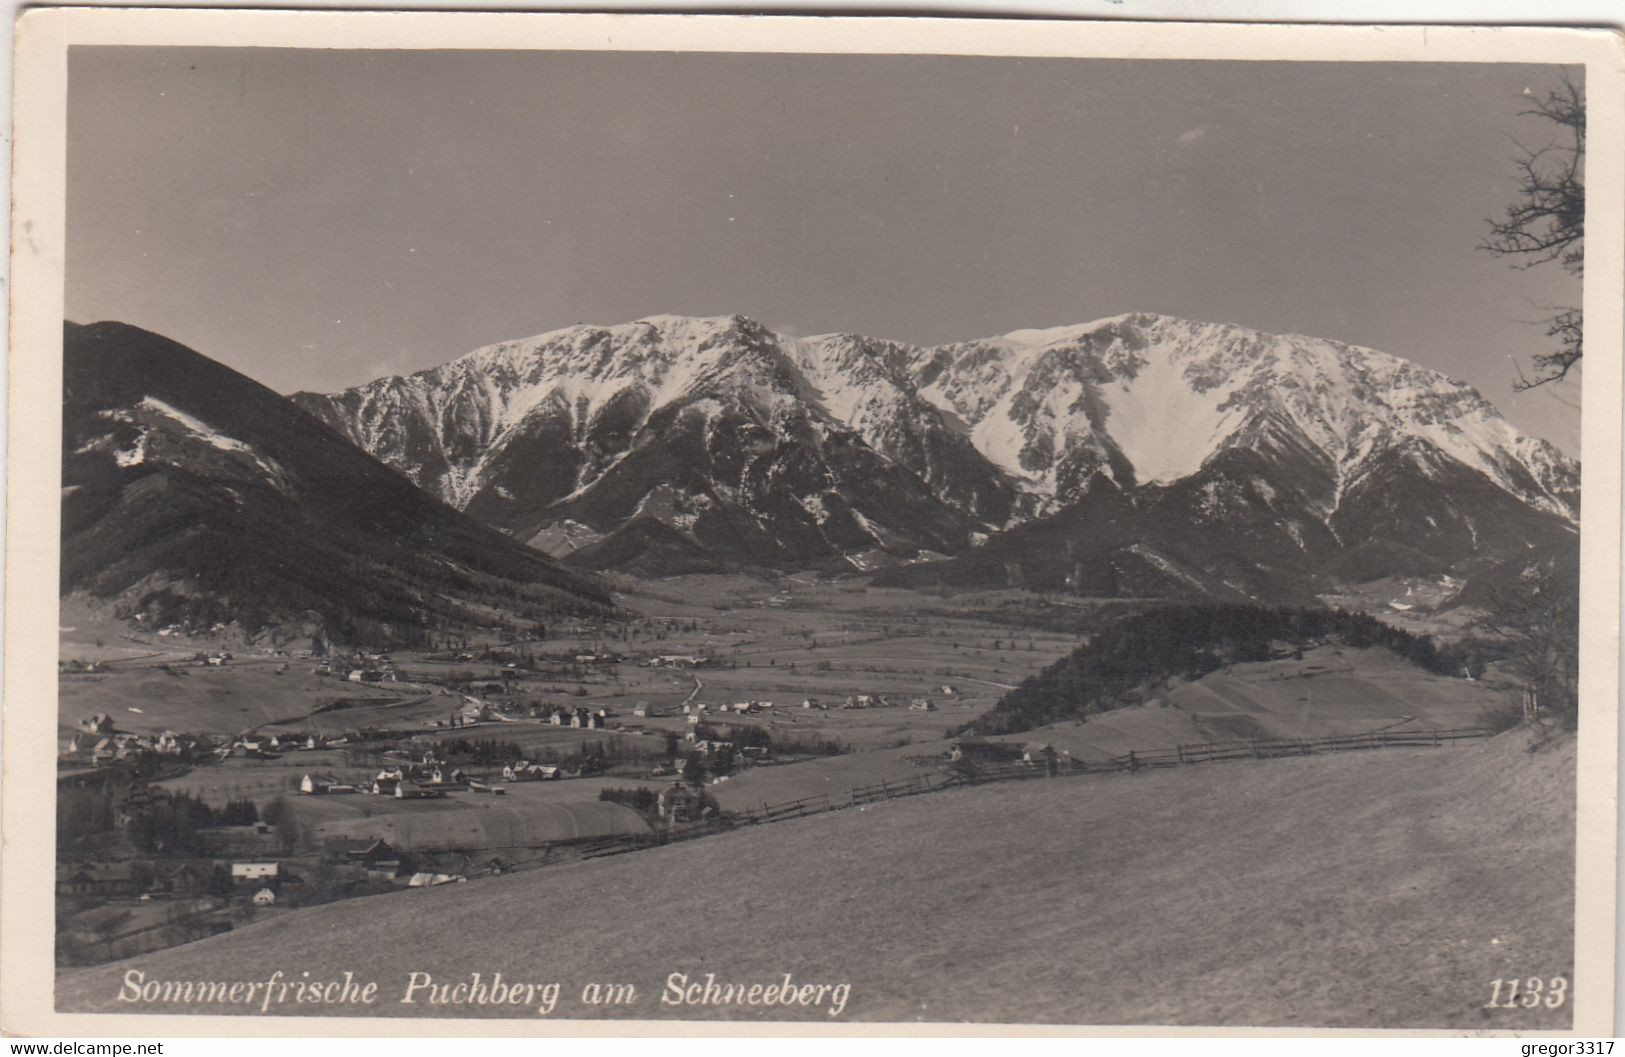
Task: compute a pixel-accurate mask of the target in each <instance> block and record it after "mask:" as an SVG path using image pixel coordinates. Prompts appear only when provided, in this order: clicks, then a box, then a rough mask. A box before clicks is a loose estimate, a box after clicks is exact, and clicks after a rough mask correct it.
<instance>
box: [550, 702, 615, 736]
mask: <svg viewBox="0 0 1625 1057" xmlns="http://www.w3.org/2000/svg"><path fill="white" fill-rule="evenodd" d="M536 718H537V719H545V720H547V722H549V723H551V724H553V726H555V727H574V728H575V729H577V730H602V729H603V728H604V723H605V721H606V720H608V719H609V709H607V708H600V709H588V708H583V707H580V706H577V707H576V708H563V707H561V706H558V705H548V706H544V707H543V708H540V709H538V710H537V713H536Z"/></svg>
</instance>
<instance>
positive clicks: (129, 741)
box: [62, 712, 208, 766]
mask: <svg viewBox="0 0 1625 1057" xmlns="http://www.w3.org/2000/svg"><path fill="white" fill-rule="evenodd" d="M76 727H77V729H75V730H74V732H73V733H72V734H71V735H69V737H68V740H67V741H66V742H65V743H63V746H62V759H63V760H64V761H65V762H70V763H87V764H90V765H92V766H100V765H102V764H109V763H115V762H117V761H119V760H128V759H130V758H132V757H134V756H137V755H139V754H141V753H148V752H151V753H157V754H158V755H159V756H170V757H179V756H185V755H188V754H190V753H192V752H194V751H197V750H206V749H207V748H208V746H207V745H206V744H205V743H204V742H203V741H202V740H201V739H199V738H198V737H196V736H194V735H191V734H179V733H176V732H175V731H173V730H166V731H164V732H163V733H161V734H130V733H128V732H124V731H119V730H115V729H114V727H113V721H112V718H111V717H109V716H108V715H107V714H106V713H102V712H98V713H96V714H95V715H94V716H91V717H90V718H89V719H85V720H81V721H80V722H79V723H78V724H76Z"/></svg>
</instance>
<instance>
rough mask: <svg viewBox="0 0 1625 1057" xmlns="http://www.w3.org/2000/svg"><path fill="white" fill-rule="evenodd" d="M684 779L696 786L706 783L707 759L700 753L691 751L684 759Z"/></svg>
mask: <svg viewBox="0 0 1625 1057" xmlns="http://www.w3.org/2000/svg"><path fill="white" fill-rule="evenodd" d="M683 781H685V782H687V783H688V784H689V785H692V786H694V787H696V788H698V787H700V786H702V785H704V784H705V760H703V759H702V758H701V757H700V754H699V753H697V752H691V753H689V754H688V758H687V759H686V760H684V761H683Z"/></svg>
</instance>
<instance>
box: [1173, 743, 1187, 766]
mask: <svg viewBox="0 0 1625 1057" xmlns="http://www.w3.org/2000/svg"><path fill="white" fill-rule="evenodd" d="M1175 749H1176V750H1177V751H1178V752H1179V762H1180V763H1184V762H1185V746H1183V745H1177V746H1175Z"/></svg>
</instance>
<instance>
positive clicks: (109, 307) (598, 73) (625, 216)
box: [67, 48, 1579, 453]
mask: <svg viewBox="0 0 1625 1057" xmlns="http://www.w3.org/2000/svg"><path fill="white" fill-rule="evenodd" d="M1555 79H1556V71H1555V70H1553V69H1551V68H1541V67H1530V66H1502V67H1492V66H1483V65H1464V66H1446V65H1444V64H1439V65H1430V66H1426V67H1421V66H1414V65H1403V66H1400V65H1322V64H1279V63H1239V62H1235V63H1191V62H1159V61H1138V62H1134V61H1118V60H1112V61H1103V60H1066V59H977V58H970V59H967V58H945V57H892V56H749V55H671V54H656V53H642V54H609V53H550V52H540V53H469V52H416V53H414V52H336V51H325V52H324V51H300V52H294V51H277V50H267V49H229V50H225V49H151V48H117V49H111V48H97V49H87V48H76V49H74V51H73V52H72V54H71V57H70V92H69V151H68V165H69V169H68V269H67V274H68V281H67V309H68V315H69V317H70V318H72V319H75V320H78V321H80V322H89V321H92V320H96V319H122V320H125V321H127V322H130V323H135V324H138V325H140V326H144V327H147V328H149V329H152V330H156V331H159V332H161V333H164V334H167V335H169V336H171V337H174V338H175V339H177V340H179V341H182V342H184V343H186V344H188V345H191V346H193V347H194V348H196V349H198V350H199V351H201V352H204V353H206V354H207V355H210V356H212V357H214V358H216V359H219V360H221V361H223V362H225V363H228V364H230V365H231V366H233V367H236V368H237V369H239V370H241V371H243V372H245V373H247V374H249V375H250V376H252V377H254V378H257V379H259V380H260V381H263V382H265V383H266V384H268V385H270V386H272V387H273V388H276V389H279V390H283V391H291V390H294V389H300V388H306V389H319V390H332V389H337V388H342V387H344V386H348V385H354V384H357V383H359V382H363V381H367V380H369V379H371V378H374V377H377V376H379V375H383V374H393V373H403V372H407V371H411V370H415V369H418V368H421V367H426V366H430V365H433V364H437V363H441V362H444V361H446V360H449V359H451V358H453V357H455V356H458V355H460V354H462V353H464V352H466V351H468V350H470V349H472V348H475V347H476V346H479V345H482V344H486V343H489V342H492V341H497V340H500V339H504V338H512V337H520V336H524V335H528V334H534V333H539V332H542V331H546V330H550V329H554V328H556V327H561V326H567V325H569V324H571V323H575V322H598V323H614V322H623V321H627V320H631V319H636V318H638V317H640V316H644V315H648V314H651V313H656V312H676V313H683V314H688V315H720V314H725V313H729V312H742V313H744V314H746V315H749V316H752V317H754V318H756V319H759V320H761V321H762V322H763V323H766V324H768V325H770V326H773V327H775V328H778V329H781V330H785V331H789V332H794V333H800V334H811V333H820V332H827V331H836V330H843V331H856V332H860V333H865V334H871V335H874V336H877V337H886V338H893V339H898V340H902V341H911V342H920V343H929V342H939V341H948V340H957V339H965V338H972V337H982V336H987V335H990V334H996V333H1002V332H1004V331H1008V330H1012V329H1016V328H1020V327H1042V326H1051V325H1057V324H1062V323H1074V322H1083V321H1086V320H1089V319H1093V318H1097V317H1100V316H1107V315H1114V314H1117V313H1120V312H1127V311H1135V310H1148V311H1156V312H1165V313H1168V314H1171V315H1178V316H1184V317H1188V318H1192V319H1200V320H1217V321H1227V322H1234V323H1240V324H1244V325H1247V326H1252V327H1257V328H1260V329H1263V330H1268V331H1282V332H1299V333H1307V334H1314V335H1317V336H1322V337H1328V338H1336V339H1339V340H1344V341H1351V342H1356V343H1359V344H1364V345H1370V346H1373V347H1376V348H1380V349H1383V350H1385V351H1388V352H1392V353H1395V354H1397V355H1401V356H1405V357H1408V358H1411V359H1414V360H1416V361H1418V362H1421V363H1424V364H1427V365H1429V366H1432V367H1436V368H1438V369H1440V370H1443V371H1446V372H1448V373H1450V374H1452V375H1455V376H1457V377H1461V378H1464V379H1466V380H1467V381H1470V382H1472V383H1473V384H1475V385H1477V386H1478V387H1479V388H1480V389H1481V390H1482V391H1483V392H1484V394H1485V395H1486V396H1488V397H1489V398H1490V399H1491V400H1492V401H1494V402H1495V403H1497V404H1498V405H1500V406H1501V407H1502V409H1503V410H1505V411H1506V412H1507V414H1508V416H1509V417H1511V418H1512V419H1513V421H1514V422H1516V423H1518V424H1519V425H1520V426H1522V427H1523V428H1525V429H1527V430H1529V431H1531V432H1534V433H1536V434H1539V435H1542V436H1545V437H1547V438H1549V439H1551V440H1552V441H1554V442H1555V443H1557V444H1559V445H1561V446H1562V447H1564V448H1565V449H1567V450H1569V451H1570V452H1573V453H1578V448H1579V441H1578V413H1577V411H1576V410H1575V408H1576V407H1577V406H1578V398H1579V390H1578V385H1577V384H1570V385H1568V386H1565V387H1562V388H1560V389H1556V390H1551V389H1548V390H1541V391H1537V392H1535V393H1531V394H1525V395H1522V396H1518V395H1515V394H1514V393H1512V392H1511V383H1512V381H1513V379H1514V377H1515V375H1514V371H1513V367H1512V365H1511V362H1510V358H1511V357H1513V356H1525V355H1527V354H1528V353H1530V352H1532V351H1539V349H1540V348H1541V343H1542V338H1541V334H1540V330H1539V328H1538V327H1535V326H1531V325H1527V324H1526V321H1531V320H1535V319H1537V318H1539V317H1540V316H1541V315H1542V314H1543V313H1542V311H1541V307H1540V306H1541V305H1544V304H1557V303H1572V302H1574V301H1575V300H1576V299H1577V297H1578V289H1577V285H1578V284H1577V283H1575V282H1574V281H1573V280H1571V279H1569V278H1568V277H1566V276H1563V275H1562V273H1561V272H1560V271H1559V270H1558V269H1557V268H1556V267H1555V266H1549V267H1546V268H1541V269H1536V270H1533V271H1527V272H1517V271H1513V270H1511V269H1509V268H1508V267H1507V265H1506V262H1505V261H1503V260H1498V259H1496V258H1494V257H1491V256H1489V255H1488V254H1485V253H1483V252H1481V251H1477V250H1475V248H1474V247H1475V246H1476V244H1477V243H1478V241H1479V239H1480V238H1481V237H1482V235H1483V233H1484V224H1483V220H1484V218H1485V217H1487V216H1490V215H1492V214H1496V213H1498V212H1499V211H1500V210H1501V209H1502V208H1503V207H1504V206H1505V204H1506V203H1507V202H1508V201H1509V200H1510V198H1511V195H1512V191H1513V188H1514V187H1515V179H1516V175H1515V173H1514V171H1513V168H1512V165H1511V163H1510V159H1511V157H1512V155H1513V154H1514V152H1515V148H1514V146H1513V144H1512V142H1511V139H1510V138H1509V136H1518V137H1519V138H1521V139H1523V140H1524V141H1525V142H1529V143H1531V144H1532V145H1533V144H1538V143H1541V142H1545V141H1546V139H1548V138H1549V131H1548V128H1547V127H1546V126H1544V125H1543V124H1542V123H1541V122H1539V121H1533V120H1531V119H1527V118H1522V119H1520V118H1518V117H1517V116H1516V114H1517V111H1518V110H1519V109H1521V108H1522V106H1523V105H1524V103H1525V102H1526V100H1525V99H1523V97H1522V95H1521V93H1522V92H1523V90H1524V89H1525V88H1526V87H1528V88H1532V89H1533V90H1534V91H1536V92H1537V93H1538V92H1542V91H1544V90H1545V89H1546V88H1548V87H1550V85H1551V84H1552V83H1553V82H1554V81H1555Z"/></svg>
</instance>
